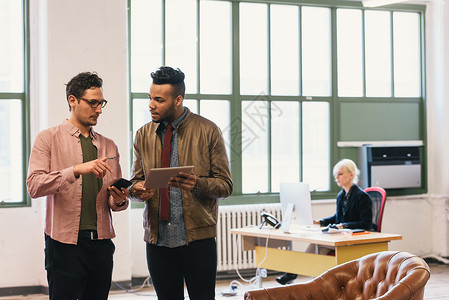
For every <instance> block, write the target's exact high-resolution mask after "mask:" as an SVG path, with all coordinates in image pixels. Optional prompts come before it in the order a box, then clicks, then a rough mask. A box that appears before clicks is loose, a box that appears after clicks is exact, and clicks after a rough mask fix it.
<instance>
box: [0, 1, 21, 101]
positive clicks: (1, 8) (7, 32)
mask: <svg viewBox="0 0 449 300" xmlns="http://www.w3.org/2000/svg"><path fill="white" fill-rule="evenodd" d="M0 40H1V41H2V42H1V43H0V66H1V68H0V91H2V92H23V77H24V76H23V67H24V66H23V53H24V48H23V18H22V1H17V0H3V1H0Z"/></svg>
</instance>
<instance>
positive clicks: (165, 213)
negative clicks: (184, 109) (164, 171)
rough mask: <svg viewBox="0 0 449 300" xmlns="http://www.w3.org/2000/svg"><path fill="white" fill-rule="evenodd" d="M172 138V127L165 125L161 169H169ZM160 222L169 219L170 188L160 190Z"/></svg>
mask: <svg viewBox="0 0 449 300" xmlns="http://www.w3.org/2000/svg"><path fill="white" fill-rule="evenodd" d="M172 136H173V125H172V124H168V125H167V131H166V132H165V136H164V144H163V145H162V168H168V167H170V150H171V137H172ZM160 192H161V220H162V221H168V219H169V218H170V194H169V192H170V188H168V187H166V188H161V189H160Z"/></svg>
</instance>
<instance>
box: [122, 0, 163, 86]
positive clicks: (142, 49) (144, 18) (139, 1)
mask: <svg viewBox="0 0 449 300" xmlns="http://www.w3.org/2000/svg"><path fill="white" fill-rule="evenodd" d="M161 11H162V6H161V0H152V1H147V0H132V1H131V49H130V51H131V90H132V91H133V92H145V91H148V89H149V87H150V83H151V77H150V73H151V72H153V71H155V70H156V69H157V68H159V67H160V66H161V65H162V15H161ZM149 31H150V32H151V34H149Z"/></svg>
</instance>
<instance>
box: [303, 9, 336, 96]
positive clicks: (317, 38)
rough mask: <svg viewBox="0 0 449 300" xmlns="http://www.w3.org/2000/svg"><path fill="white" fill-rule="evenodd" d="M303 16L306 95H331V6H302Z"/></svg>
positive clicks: (304, 85) (304, 86) (304, 87)
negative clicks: (329, 7)
mask: <svg viewBox="0 0 449 300" xmlns="http://www.w3.org/2000/svg"><path fill="white" fill-rule="evenodd" d="M301 16H302V43H301V44H302V48H301V50H302V77H303V78H302V82H303V95H305V96H330V94H331V61H330V59H331V44H330V40H331V39H330V9H328V8H318V7H303V8H302V14H301Z"/></svg>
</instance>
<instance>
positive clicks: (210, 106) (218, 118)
mask: <svg viewBox="0 0 449 300" xmlns="http://www.w3.org/2000/svg"><path fill="white" fill-rule="evenodd" d="M200 111H201V115H202V116H203V117H205V118H208V119H209V120H211V121H212V122H214V123H215V124H217V126H218V127H220V129H221V132H222V133H223V139H224V142H225V145H226V153H227V154H228V160H230V152H229V151H230V146H231V142H230V136H229V134H230V131H229V130H226V129H227V128H228V127H229V124H230V119H231V115H230V103H229V101H227V100H224V101H223V100H201V102H200Z"/></svg>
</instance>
